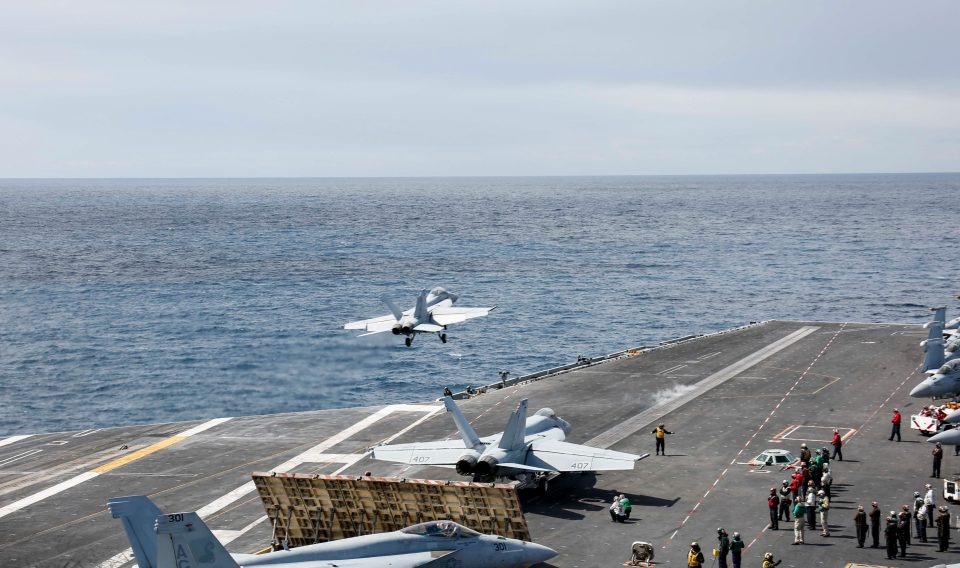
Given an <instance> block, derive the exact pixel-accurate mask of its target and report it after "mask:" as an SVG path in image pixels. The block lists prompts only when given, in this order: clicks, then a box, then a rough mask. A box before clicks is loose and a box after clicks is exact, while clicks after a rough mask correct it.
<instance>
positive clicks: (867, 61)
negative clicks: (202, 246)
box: [0, 0, 960, 178]
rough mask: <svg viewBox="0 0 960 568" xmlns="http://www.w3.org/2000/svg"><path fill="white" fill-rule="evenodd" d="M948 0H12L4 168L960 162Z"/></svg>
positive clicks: (800, 167) (399, 170) (239, 171)
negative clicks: (71, 0)
mask: <svg viewBox="0 0 960 568" xmlns="http://www.w3.org/2000/svg"><path fill="white" fill-rule="evenodd" d="M958 21H960V2H957V1H956V0H925V1H924V2H902V1H889V0H857V1H853V0H851V1H842V0H825V1H824V0H804V1H803V2H798V1H796V0H793V1H774V0H768V1H750V2H747V1H740V0H724V1H723V2H717V1H716V0H710V1H697V0H689V1H681V0H658V1H651V0H624V1H613V0H610V1H604V0H592V1H590V2H568V1H565V0H550V1H524V2H517V1H516V0H512V1H499V0H485V1H456V0H443V1H421V0H404V1H402V2H400V1H389V2H388V1H383V2H374V1H365V0H352V1H342V2H332V1H316V0H313V1H303V2H299V1H283V0H280V1H271V2H263V1H256V2H250V1H243V0H231V1H222V2H221V1H202V0H189V1H179V0H163V1H159V0H155V1H153V2H141V1H130V0H124V1H113V2H108V1H101V0H85V1H84V2H67V1H57V2H54V1H44V0H36V1H33V0H32V1H30V2H9V3H7V4H6V5H5V6H4V9H3V17H2V18H0V178H11V177H12V178H17V177H301V176H304V177H309V176H319V177H339V176H349V177H367V176H371V177H374V176H376V177H379V176H501V175H502V176H537V175H646V174H751V173H756V174H762V173H838V172H922V171H958V170H960V46H958V40H957V37H958V36H957V31H956V26H957V22H958Z"/></svg>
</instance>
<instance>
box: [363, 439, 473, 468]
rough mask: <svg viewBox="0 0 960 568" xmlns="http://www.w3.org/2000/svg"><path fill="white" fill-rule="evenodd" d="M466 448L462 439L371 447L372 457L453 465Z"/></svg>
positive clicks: (415, 462)
mask: <svg viewBox="0 0 960 568" xmlns="http://www.w3.org/2000/svg"><path fill="white" fill-rule="evenodd" d="M466 450H467V447H466V446H465V445H464V444H463V440H440V441H437V442H419V443H414V444H394V445H388V446H376V447H375V448H373V459H375V460H383V461H391V462H397V463H407V464H414V465H439V466H444V465H454V464H456V463H457V460H459V459H460V456H462V455H463V453H464V452H465V451H466Z"/></svg>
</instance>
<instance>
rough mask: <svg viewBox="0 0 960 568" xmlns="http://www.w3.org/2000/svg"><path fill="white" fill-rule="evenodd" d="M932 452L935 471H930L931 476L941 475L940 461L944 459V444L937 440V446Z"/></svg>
mask: <svg viewBox="0 0 960 568" xmlns="http://www.w3.org/2000/svg"><path fill="white" fill-rule="evenodd" d="M930 453H931V454H933V471H931V472H930V477H940V462H941V461H943V446H941V445H940V442H937V446H936V447H935V448H933V451H932V452H930Z"/></svg>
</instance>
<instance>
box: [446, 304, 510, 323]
mask: <svg viewBox="0 0 960 568" xmlns="http://www.w3.org/2000/svg"><path fill="white" fill-rule="evenodd" d="M494 309H496V306H493V307H492V308H456V307H453V306H448V307H443V306H441V307H439V308H434V309H433V310H432V311H431V312H430V317H432V318H433V321H435V322H437V324H438V325H451V324H455V323H460V322H464V321H467V320H468V319H473V318H479V317H483V316H485V315H488V314H489V313H490V312H491V311H493V310H494Z"/></svg>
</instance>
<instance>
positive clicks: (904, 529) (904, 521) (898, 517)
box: [890, 511, 910, 558]
mask: <svg viewBox="0 0 960 568" xmlns="http://www.w3.org/2000/svg"><path fill="white" fill-rule="evenodd" d="M890 516H891V517H893V518H894V520H895V521H896V523H897V544H899V545H900V558H905V557H906V556H907V541H908V540H910V518H909V517H910V515H909V513H908V514H907V515H906V517H904V515H903V511H901V512H900V513H895V512H894V511H890Z"/></svg>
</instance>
